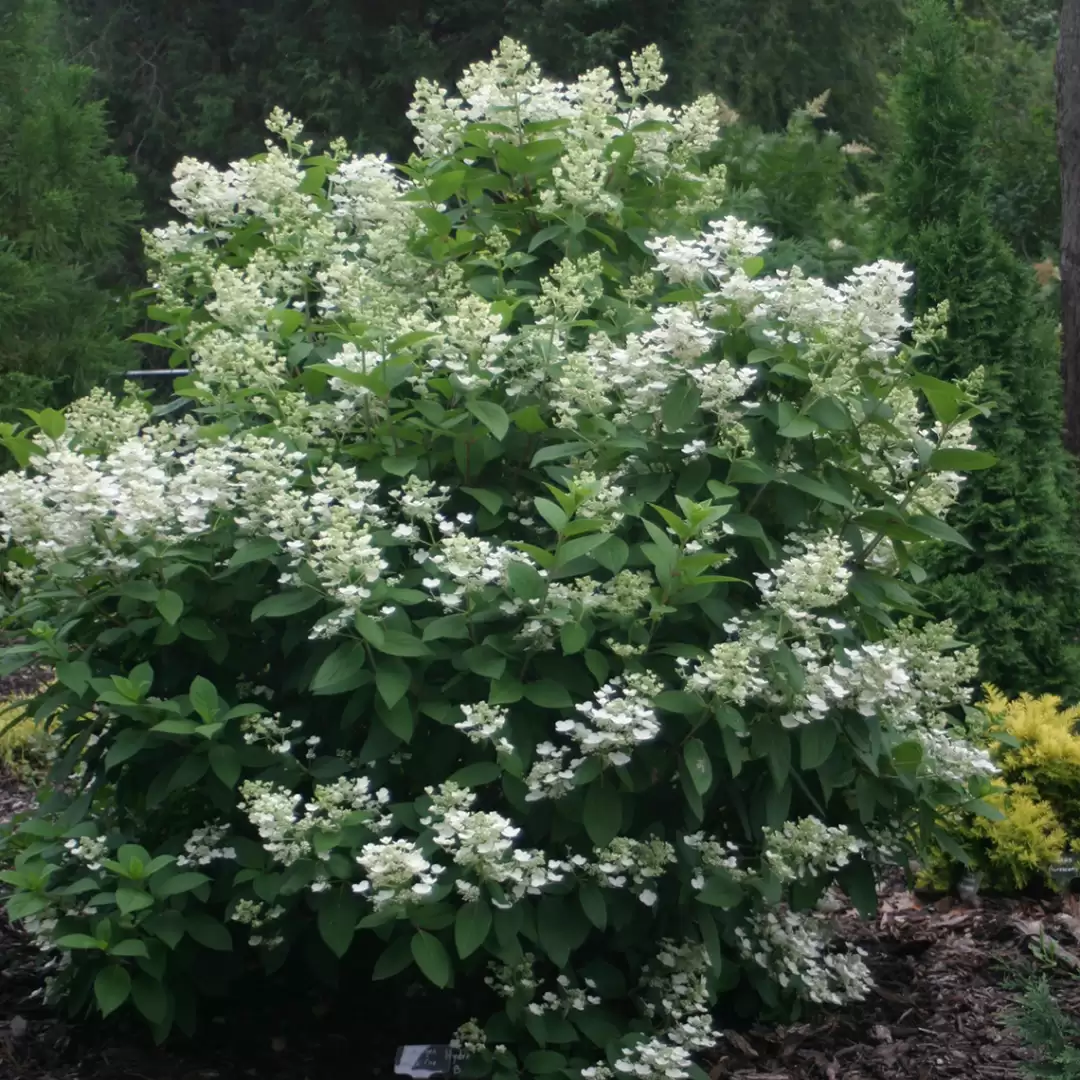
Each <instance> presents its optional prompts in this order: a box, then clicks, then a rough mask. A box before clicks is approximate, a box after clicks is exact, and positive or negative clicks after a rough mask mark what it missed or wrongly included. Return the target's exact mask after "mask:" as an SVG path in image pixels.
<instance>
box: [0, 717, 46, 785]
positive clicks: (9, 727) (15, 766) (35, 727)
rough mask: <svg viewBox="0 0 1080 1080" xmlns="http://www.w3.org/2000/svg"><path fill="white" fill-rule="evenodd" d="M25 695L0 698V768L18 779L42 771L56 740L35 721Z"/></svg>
mask: <svg viewBox="0 0 1080 1080" xmlns="http://www.w3.org/2000/svg"><path fill="white" fill-rule="evenodd" d="M29 701H30V699H29V698H27V697H25V696H19V697H11V698H7V699H5V700H0V770H3V771H5V772H8V773H11V774H12V775H14V776H17V777H18V778H19V779H21V780H30V779H32V778H33V777H34V776H35V775H39V774H42V773H44V771H45V769H46V768H47V766H48V763H49V760H50V758H51V756H52V754H53V752H54V750H55V745H56V741H55V739H54V738H53V737H52V736H50V734H49V733H48V731H46V729H45V728H44V727H42V726H41V725H40V724H38V723H37V722H36V721H35V720H34V717H33V714H32V713H31V712H30V711H29V709H28V703H29Z"/></svg>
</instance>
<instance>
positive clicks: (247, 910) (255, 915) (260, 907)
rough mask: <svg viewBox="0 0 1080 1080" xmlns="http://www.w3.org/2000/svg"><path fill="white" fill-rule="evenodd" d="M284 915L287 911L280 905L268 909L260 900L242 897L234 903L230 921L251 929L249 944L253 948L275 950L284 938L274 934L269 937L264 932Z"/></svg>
mask: <svg viewBox="0 0 1080 1080" xmlns="http://www.w3.org/2000/svg"><path fill="white" fill-rule="evenodd" d="M284 914H285V909H284V908H283V907H281V906H280V905H279V904H275V905H273V906H271V907H268V906H267V905H266V904H264V903H262V902H261V901H259V900H248V899H246V898H243V897H241V898H240V899H238V900H236V901H235V903H233V905H232V912H231V913H230V915H229V920H230V921H231V922H235V923H239V924H240V925H241V926H247V927H250V929H251V933H250V934H249V935H248V944H249V945H251V946H252V947H255V946H260V945H261V946H263V947H264V948H267V949H274V948H276V947H277V946H278V945H280V944H281V943H282V941H284V938H283V937H282V936H281V935H280V934H272V935H270V936H269V937H267V936H266V935H265V934H264V933H262V931H264V930H265V929H266V927H267V926H269V925H270V924H271V923H274V922H277V920H278V919H280V918H281V916H282V915H284Z"/></svg>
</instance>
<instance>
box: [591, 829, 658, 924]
mask: <svg viewBox="0 0 1080 1080" xmlns="http://www.w3.org/2000/svg"><path fill="white" fill-rule="evenodd" d="M570 861H571V863H572V864H573V865H574V866H576V867H578V868H579V869H581V870H584V871H585V872H587V873H589V874H592V875H593V876H595V877H596V878H598V879H599V881H600V883H601V884H602V885H604V886H605V887H606V888H609V889H625V888H632V889H633V890H634V891H635V892H636V893H637V897H638V899H639V900H640V901H641V902H642V903H643V904H644V905H645V906H646V907H655V906H656V902H657V900H658V899H659V897H658V895H657V892H656V888H655V886H656V885H657V882H658V880H659V878H661V877H662V876H663V875H664V873H665V872H666V871H667V869H668V867H669V866H671V865H672V864H673V863H674V862H675V848H674V847H672V846H671V844H669V843H668V842H667V841H666V840H658V839H655V838H654V839H651V840H634V839H632V838H631V837H628V836H617V837H615V839H614V840H612V841H611V843H610V844H608V845H607V847H604V848H599V849H597V850H596V851H595V852H594V854H593V861H592V862H589V860H587V859H585V857H584V856H581V855H578V856H574V857H572V858H571V860H570Z"/></svg>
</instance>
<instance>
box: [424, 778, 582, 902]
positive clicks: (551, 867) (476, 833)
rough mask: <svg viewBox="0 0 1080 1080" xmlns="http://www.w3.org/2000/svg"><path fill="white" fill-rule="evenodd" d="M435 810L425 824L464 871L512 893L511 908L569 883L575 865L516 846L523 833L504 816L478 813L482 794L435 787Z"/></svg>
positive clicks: (450, 786) (508, 898) (508, 897)
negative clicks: (477, 807) (547, 890)
mask: <svg viewBox="0 0 1080 1080" xmlns="http://www.w3.org/2000/svg"><path fill="white" fill-rule="evenodd" d="M427 794H428V795H429V796H430V798H431V807H430V809H429V810H428V812H427V814H426V816H425V817H423V818H421V824H423V825H426V826H428V827H429V828H430V829H431V830H432V834H433V840H434V842H435V844H436V845H437V846H438V847H439V848H440V849H442V850H443V851H444V852H445V853H446V854H447V856H448V857H449V858H450V859H452V860H453V863H454V866H455V868H456V869H457V871H458V872H460V873H462V874H464V875H467V876H469V877H472V878H473V879H475V882H476V883H479V884H483V883H485V882H493V883H495V884H498V885H499V886H500V887H501V888H502V890H503V892H504V893H505V894H506V901H505V904H507V905H508V904H510V903H513V902H514V901H516V900H520V899H521V898H522V897H524V896H526V895H529V894H536V893H540V892H542V891H543V890H544V889H546V888H547V887H549V886H550V885H555V884H558V883H559V882H560V881H562V880H563V879H564V877H565V876H566V874H567V872H568V871H569V870H570V866H569V865H568V864H567V863H566V862H564V861H562V860H559V859H548V858H547V857H546V856H545V855H544V853H543V852H541V851H535V850H529V849H525V848H518V847H515V846H514V845H515V841H516V840H517V838H518V837H519V836H520V834H521V829H520V828H518V827H517V826H516V825H514V824H513V823H512V822H511V821H510V820H509V819H508V818H506V817H504V816H503V815H502V814H498V813H495V812H494V811H488V810H473V809H472V806H473V804H474V803H475V802H476V794H475V792H473V791H469V790H468V789H466V788H461V787H458V786H457V785H456V784H452V783H446V784H443V785H442V786H441V787H440V788H439V789H438V790H435V789H434V788H429V789H428V791H427Z"/></svg>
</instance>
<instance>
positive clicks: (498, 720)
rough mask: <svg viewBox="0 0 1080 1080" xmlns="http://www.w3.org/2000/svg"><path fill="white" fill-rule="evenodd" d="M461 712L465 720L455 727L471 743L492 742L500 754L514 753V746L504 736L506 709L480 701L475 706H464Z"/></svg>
mask: <svg viewBox="0 0 1080 1080" xmlns="http://www.w3.org/2000/svg"><path fill="white" fill-rule="evenodd" d="M461 711H462V713H463V714H464V716H465V719H464V720H459V721H458V722H457V723H456V724H455V725H454V727H455V728H457V730H458V731H460V732H461V733H462V734H463V735H466V736H468V738H469V741H470V742H474V743H487V742H490V743H492V744H493V745H494V747H495V749H496V750H498V751H499V752H500V753H506V754H510V753H513V751H514V746H513V744H512V743H511V742H510V740H509V739H507V738H506V737H505V736H504V735H502V730H503V728H504V727H505V726H506V721H507V712H506V709H504V708H501V707H500V706H498V705H491V704H489V703H488V702H486V701H478V702H476V704H475V705H462V706H461Z"/></svg>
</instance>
